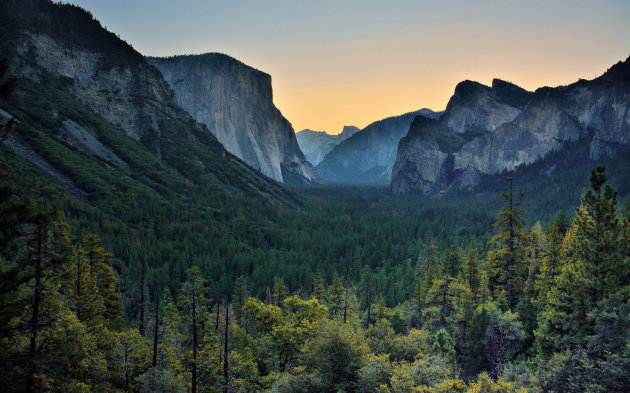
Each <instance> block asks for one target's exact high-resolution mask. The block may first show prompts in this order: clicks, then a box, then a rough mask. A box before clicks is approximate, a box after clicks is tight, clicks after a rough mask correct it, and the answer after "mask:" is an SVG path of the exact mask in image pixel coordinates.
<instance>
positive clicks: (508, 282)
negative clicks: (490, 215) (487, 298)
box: [488, 172, 528, 310]
mask: <svg viewBox="0 0 630 393" xmlns="http://www.w3.org/2000/svg"><path fill="white" fill-rule="evenodd" d="M513 178H514V173H513V172H510V173H509V175H508V176H507V178H506V179H507V181H508V183H509V192H508V193H501V196H502V197H503V199H504V200H505V201H506V204H507V206H506V207H504V208H503V209H501V211H500V212H499V215H498V216H497V220H496V222H495V224H494V227H495V228H497V230H498V233H497V234H495V235H494V236H493V237H492V239H491V240H490V243H491V244H493V245H495V246H496V247H497V248H495V249H493V250H491V251H490V252H488V262H489V263H488V264H489V268H490V273H491V275H490V280H491V281H490V284H491V287H492V289H494V291H495V293H499V292H500V291H501V290H504V291H505V295H506V296H507V302H508V306H509V308H510V310H514V307H515V306H516V304H517V303H518V299H519V296H520V294H521V293H522V291H523V283H524V282H525V279H526V277H527V266H528V264H527V261H526V256H525V251H526V247H525V246H526V244H527V236H526V235H525V233H524V232H523V226H524V225H525V220H524V219H523V209H521V208H519V205H520V201H518V200H515V199H514V193H513V190H512V187H513V185H512V183H513ZM519 194H520V195H521V196H522V195H524V193H523V192H520V193H519Z"/></svg>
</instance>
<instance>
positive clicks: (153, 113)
mask: <svg viewBox="0 0 630 393" xmlns="http://www.w3.org/2000/svg"><path fill="white" fill-rule="evenodd" d="M0 18H1V22H2V23H1V26H2V27H1V30H0V42H2V48H1V50H2V55H3V56H6V57H7V58H8V60H9V67H10V68H9V72H10V73H11V74H13V75H15V76H16V77H18V83H17V86H18V88H17V90H16V91H15V92H14V93H13V95H12V97H11V100H10V102H9V106H7V107H5V109H7V111H8V112H10V113H12V114H14V115H16V116H18V115H21V117H22V119H21V121H22V123H23V124H22V128H20V127H18V128H19V129H18V130H17V131H22V132H16V133H14V134H13V135H12V136H11V143H10V144H9V146H19V148H18V147H16V148H14V151H16V152H17V151H21V152H26V151H28V152H29V154H28V155H26V154H24V153H20V155H21V156H23V157H25V159H26V158H28V157H36V156H37V157H39V158H40V161H42V160H43V158H44V157H45V156H48V157H46V158H47V159H46V160H45V161H47V162H48V163H50V164H52V166H53V167H56V168H57V169H58V170H59V171H60V172H62V173H65V175H66V176H67V177H69V178H71V179H72V178H73V176H78V174H77V173H71V172H75V171H79V170H80V169H79V168H72V167H65V168H61V167H58V166H59V165H54V164H53V162H52V161H59V163H61V161H63V159H65V158H67V157H70V156H71V155H72V154H70V153H66V152H64V151H63V150H64V149H66V150H67V149H71V150H72V151H77V150H78V151H81V152H83V153H85V154H88V155H95V156H97V157H98V158H99V159H101V160H107V161H106V162H108V165H110V166H111V167H115V168H119V169H121V170H122V173H124V174H125V175H132V176H134V175H137V176H142V175H141V174H140V173H137V171H139V170H140V169H139V168H137V167H133V166H131V165H130V163H129V161H131V160H132V159H133V158H137V157H130V155H131V154H137V156H145V154H144V153H143V152H142V151H141V150H144V149H146V150H148V151H150V152H151V153H153V154H154V156H155V157H156V159H158V160H160V162H159V163H158V162H156V159H150V160H145V164H149V162H152V163H154V165H155V167H165V166H169V167H170V168H172V169H170V170H176V171H178V172H179V173H180V174H182V175H185V177H187V178H189V179H199V178H200V177H208V176H210V178H213V179H214V180H213V181H215V182H218V183H220V184H223V185H225V186H227V187H228V188H230V189H232V190H238V192H241V193H247V194H250V193H253V194H259V195H264V196H266V197H270V198H271V199H274V200H276V201H280V200H281V199H283V198H284V197H282V196H281V195H283V194H285V191H284V190H282V189H281V188H279V187H278V186H277V185H274V184H272V182H270V181H269V180H268V179H265V178H263V177H261V176H259V175H258V174H256V173H255V171H252V170H251V169H250V168H247V167H246V165H244V164H243V163H242V162H239V160H238V159H237V158H235V157H233V156H232V155H230V154H229V153H228V152H227V151H225V149H224V148H223V147H222V146H221V144H220V143H219V142H218V141H217V140H216V138H214V137H213V136H212V134H211V133H210V132H209V131H208V129H207V128H206V127H205V126H203V125H201V124H199V123H197V122H196V121H195V120H194V119H193V118H192V117H191V116H190V115H189V114H188V113H187V112H186V111H184V110H183V109H181V108H180V107H179V106H178V105H177V103H176V101H175V96H174V94H173V92H172V90H171V89H170V87H169V86H168V84H167V83H166V82H165V81H164V79H163V78H162V76H161V74H160V73H159V71H158V70H156V69H155V68H154V67H152V66H151V65H149V64H148V63H147V62H146V60H145V59H144V58H143V57H142V56H141V55H140V54H139V53H138V52H136V51H135V50H134V49H133V48H132V47H131V46H129V45H128V44H127V43H125V42H124V41H121V40H120V39H119V38H118V37H117V36H116V35H115V34H113V33H110V32H108V31H106V30H105V29H103V28H102V27H101V25H100V23H99V22H98V21H96V20H94V19H93V18H92V16H91V15H90V14H89V13H87V12H86V11H84V10H82V9H80V8H79V7H75V6H70V5H61V4H55V3H50V2H48V1H44V0H27V1H14V0H11V1H7V2H4V3H3V4H2V8H0ZM88 117H89V118H90V119H89V120H88V119H87V118H88ZM18 118H20V116H18ZM27 118H28V119H27ZM105 123H107V124H105ZM23 127H29V128H31V129H32V131H33V133H27V132H24V130H23ZM106 129H107V130H106ZM113 129H115V130H117V131H118V132H116V131H112V130H113ZM119 131H122V132H123V133H122V134H120V132H119ZM36 132H37V137H38V138H40V137H41V138H42V139H41V140H39V141H36V140H33V139H32V138H34V137H35V133H36ZM114 135H115V136H114ZM50 138H53V139H55V140H56V142H57V144H61V145H60V146H59V149H60V150H57V151H50V149H52V142H51V143H47V142H44V140H45V139H50ZM127 138H131V139H130V140H129V141H128V142H127V141H125V140H126V139H127ZM131 140H133V141H135V142H136V144H133V143H130V142H131ZM122 144H125V145H127V146H129V148H130V149H132V150H134V151H137V153H131V151H126V152H122V151H120V146H121V145H122ZM33 161H35V160H33ZM134 161H135V160H134ZM143 166H144V165H143ZM145 168H146V166H145ZM144 175H146V174H144ZM210 178H208V180H209V179H210ZM154 180H155V181H158V182H161V181H162V180H160V179H154ZM85 186H86V187H89V184H86V185H85ZM276 191H278V193H277V196H278V198H275V197H274V196H272V195H273V194H274V193H276ZM88 194H89V193H88ZM90 198H97V196H92V195H90Z"/></svg>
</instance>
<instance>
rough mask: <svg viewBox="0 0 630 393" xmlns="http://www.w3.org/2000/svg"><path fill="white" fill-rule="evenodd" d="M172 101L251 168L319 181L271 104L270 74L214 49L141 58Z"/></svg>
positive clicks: (285, 178)
mask: <svg viewBox="0 0 630 393" xmlns="http://www.w3.org/2000/svg"><path fill="white" fill-rule="evenodd" d="M147 60H148V62H149V63H150V64H152V65H154V66H155V67H156V68H157V69H158V70H159V71H160V72H161V73H162V76H163V77H164V79H165V80H166V81H167V82H168V84H169V85H170V86H171V88H172V89H173V91H174V92H175V97H176V99H177V103H178V104H179V105H180V106H181V107H182V108H184V109H185V110H186V111H188V112H189V113H190V114H191V115H192V116H193V117H194V118H195V119H196V120H197V121H198V122H200V123H202V124H205V125H206V126H207V127H208V129H209V130H210V131H211V132H212V133H213V135H214V136H215V137H216V138H217V139H218V140H219V141H220V142H221V143H222V144H223V146H225V148H226V149H227V150H228V151H229V152H231V153H232V154H234V155H236V156H237V157H239V158H240V159H242V160H243V161H245V162H246V163H248V164H249V165H250V166H251V167H253V168H255V169H258V170H260V171H261V172H262V173H264V174H265V175H267V176H269V177H271V178H273V179H274V180H277V181H280V182H284V183H287V184H291V185H299V184H311V183H319V182H320V179H319V176H318V175H317V173H316V172H315V170H314V169H313V166H312V165H311V164H310V163H309V162H308V161H307V160H306V158H305V157H304V154H303V153H302V151H301V150H300V147H299V145H298V142H297V139H296V137H295V132H294V131H293V128H292V126H291V124H290V123H289V121H288V120H287V119H285V118H284V117H283V116H282V113H280V111H279V110H278V109H277V108H276V107H275V106H274V104H273V93H272V88H271V77H270V76H269V75H268V74H265V73H264V72H261V71H258V70H256V69H254V68H252V67H249V66H247V65H245V64H243V63H241V62H240V61H238V60H236V59H233V58H231V57H229V56H226V55H223V54H219V53H207V54H203V55H197V56H174V57H168V58H156V57H149V58H147Z"/></svg>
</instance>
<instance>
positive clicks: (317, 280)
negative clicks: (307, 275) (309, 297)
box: [313, 270, 326, 302]
mask: <svg viewBox="0 0 630 393" xmlns="http://www.w3.org/2000/svg"><path fill="white" fill-rule="evenodd" d="M325 294H326V289H325V288H324V277H323V276H322V272H321V270H317V271H316V272H315V274H314V275H313V296H315V298H316V299H317V300H319V301H320V302H323V301H324V296H325Z"/></svg>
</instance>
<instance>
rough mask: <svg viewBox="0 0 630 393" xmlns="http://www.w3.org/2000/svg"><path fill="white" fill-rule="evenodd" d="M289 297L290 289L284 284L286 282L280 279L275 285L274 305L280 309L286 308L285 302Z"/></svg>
mask: <svg viewBox="0 0 630 393" xmlns="http://www.w3.org/2000/svg"><path fill="white" fill-rule="evenodd" d="M287 296H289V288H287V286H286V285H285V284H284V280H283V279H282V278H279V279H277V280H276V282H275V283H274V284H273V304H274V305H275V306H278V307H280V308H284V305H283V303H282V302H283V301H284V299H286V297H287Z"/></svg>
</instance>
